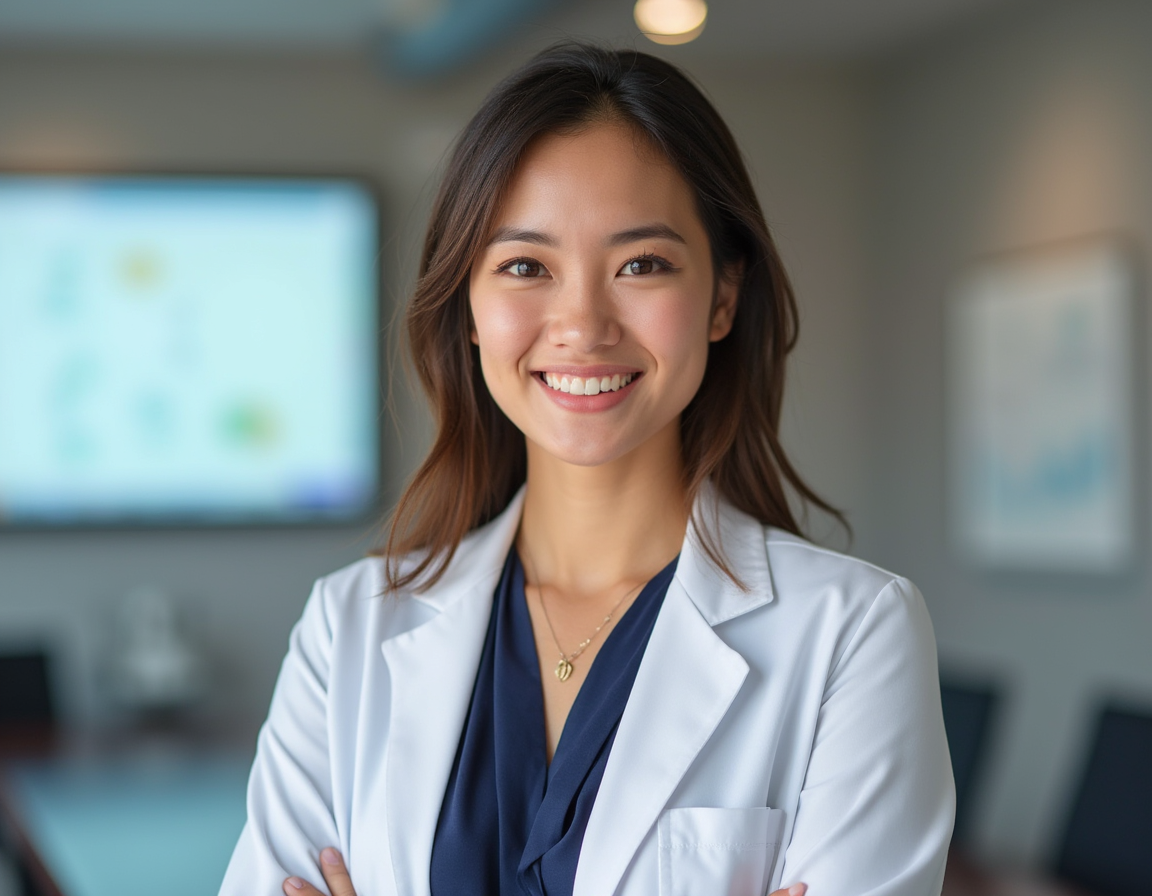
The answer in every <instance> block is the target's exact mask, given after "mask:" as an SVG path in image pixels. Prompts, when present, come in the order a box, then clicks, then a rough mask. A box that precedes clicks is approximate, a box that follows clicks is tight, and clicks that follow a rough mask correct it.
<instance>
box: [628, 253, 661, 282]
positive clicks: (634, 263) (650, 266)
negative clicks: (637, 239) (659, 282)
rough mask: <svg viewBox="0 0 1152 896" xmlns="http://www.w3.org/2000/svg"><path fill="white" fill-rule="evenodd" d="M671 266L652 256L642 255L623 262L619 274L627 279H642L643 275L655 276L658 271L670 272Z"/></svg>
mask: <svg viewBox="0 0 1152 896" xmlns="http://www.w3.org/2000/svg"><path fill="white" fill-rule="evenodd" d="M670 269H671V265H669V264H667V263H666V262H664V261H662V260H661V259H659V258H656V257H654V256H647V255H642V256H640V257H639V258H633V259H632V260H631V261H626V262H624V267H622V268H620V273H621V274H624V275H625V276H628V277H642V276H643V275H645V274H655V273H658V272H659V271H666V270H670Z"/></svg>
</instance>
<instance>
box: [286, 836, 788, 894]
mask: <svg viewBox="0 0 1152 896" xmlns="http://www.w3.org/2000/svg"><path fill="white" fill-rule="evenodd" d="M320 872H321V873H322V874H323V875H324V883H326V884H327V885H328V891H329V896H356V891H355V890H354V889H352V878H350V877H349V876H348V869H347V868H345V867H344V858H343V856H341V855H340V853H338V852H337V851H336V850H335V849H333V848H332V847H331V846H329V847H327V848H325V849H322V850H320ZM807 892H808V885H807V884H793V885H792V886H790V887H785V888H784V889H783V890H777V891H776V892H774V893H772V894H771V896H804V894H805V893H807ZM284 894H285V896H325V894H324V892H323V891H321V890H317V889H316V888H315V887H314V886H312V884H310V883H308V881H306V880H303V879H302V878H299V877H290V878H288V879H287V880H286V881H284Z"/></svg>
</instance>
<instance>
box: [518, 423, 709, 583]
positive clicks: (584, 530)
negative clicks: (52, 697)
mask: <svg viewBox="0 0 1152 896" xmlns="http://www.w3.org/2000/svg"><path fill="white" fill-rule="evenodd" d="M679 433H680V430H679V421H675V422H673V423H672V424H671V425H670V426H669V427H667V428H666V429H665V430H664V431H662V432H661V433H658V434H657V435H656V436H654V437H652V438H650V439H649V440H648V441H647V442H645V443H644V445H642V446H640V447H639V448H637V449H635V450H634V451H632V452H630V453H629V454H627V455H625V456H624V457H621V458H618V459H617V460H614V461H611V462H610V463H607V464H602V465H599V466H596V467H580V466H576V465H573V464H567V463H564V462H563V461H560V460H557V459H556V458H555V457H553V456H552V455H550V454H548V453H547V452H545V451H543V450H542V449H540V448H539V447H537V446H535V445H533V443H531V442H529V443H528V484H527V489H526V493H525V498H524V513H523V517H522V519H521V523H520V534H519V536H518V537H517V549H518V550H519V551H520V555H521V557H523V558H524V560H525V564H526V566H527V567H528V568H529V569H530V570H531V571H532V572H533V574H534V576H535V577H536V579H537V581H536V582H533V584H540V583H546V584H548V585H550V586H552V587H554V588H556V589H558V590H560V591H561V592H563V593H565V594H567V595H570V596H572V597H579V596H588V597H597V598H599V597H602V596H603V595H604V594H605V593H606V592H609V591H616V590H619V587H620V585H621V583H643V582H646V581H648V579H650V578H651V577H652V576H653V575H655V574H656V573H657V572H659V571H660V570H661V569H663V568H664V566H666V565H667V564H668V563H669V562H670V561H671V560H672V558H673V557H675V556H676V554H677V553H678V552H679V550H680V546H681V545H682V544H683V541H684V532H685V529H686V528H687V524H688V514H689V507H688V503H687V497H686V494H685V491H684V479H683V461H682V459H681V454H680V437H679Z"/></svg>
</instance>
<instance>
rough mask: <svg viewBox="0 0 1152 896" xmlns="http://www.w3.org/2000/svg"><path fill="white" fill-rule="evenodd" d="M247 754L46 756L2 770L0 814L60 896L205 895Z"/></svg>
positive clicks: (228, 850) (217, 866)
mask: <svg viewBox="0 0 1152 896" xmlns="http://www.w3.org/2000/svg"><path fill="white" fill-rule="evenodd" d="M250 763H251V757H250V756H244V755H239V754H234V753H221V754H209V755H188V754H166V753H161V754H158V755H149V754H144V755H123V756H105V757H79V758H77V757H55V758H48V759H40V760H25V761H20V762H15V763H11V764H9V765H7V766H6V767H5V769H4V776H3V784H4V787H3V788H2V795H3V801H4V809H5V810H6V813H7V815H8V816H9V819H10V821H12V822H13V823H14V824H15V826H16V827H17V828H18V834H19V835H20V836H21V838H22V839H23V841H24V843H25V846H26V848H29V849H31V850H32V851H33V852H34V853H35V859H36V860H38V861H39V863H40V864H41V865H42V867H43V869H44V870H45V871H47V873H48V874H49V875H50V877H51V878H52V882H53V883H55V885H56V887H57V889H58V890H59V891H60V893H61V894H62V896H155V894H157V893H163V894H164V896H214V894H215V893H217V892H218V891H219V889H220V882H221V880H222V879H223V877H224V870H225V868H226V867H227V865H228V860H229V858H230V857H231V855H232V849H233V848H234V847H235V845H236V839H237V838H238V837H239V835H240V829H241V828H242V827H243V825H244V819H245V814H246V813H245V788H246V783H247V776H248V768H249V765H250Z"/></svg>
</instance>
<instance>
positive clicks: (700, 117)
mask: <svg viewBox="0 0 1152 896" xmlns="http://www.w3.org/2000/svg"><path fill="white" fill-rule="evenodd" d="M595 121H619V122H622V123H625V124H628V125H630V126H632V127H634V128H636V129H637V131H638V132H639V133H641V134H643V135H645V137H646V138H647V139H648V140H650V141H651V143H652V144H653V145H654V146H655V147H657V148H658V149H659V150H661V151H662V152H663V153H664V155H665V156H667V158H668V159H669V160H670V161H671V162H672V164H673V165H674V166H675V167H676V168H677V169H678V170H679V172H680V174H681V175H682V176H683V177H684V179H685V180H686V181H687V183H688V185H689V186H690V187H691V188H692V190H693V192H694V193H695V196H696V201H697V206H698V210H699V213H700V217H701V220H702V222H703V224H704V228H705V230H706V231H707V233H708V238H709V242H710V244H711V251H712V256H713V266H714V269H715V270H716V271H717V272H738V274H737V275H738V276H739V277H740V289H739V299H738V303H737V308H736V316H735V319H734V322H733V326H732V331H731V332H730V333H729V335H728V336H727V337H725V338H724V339H722V340H720V341H718V342H714V343H711V345H710V347H709V354H708V363H707V368H706V370H705V374H704V379H703V382H702V383H701V385H700V390H699V392H697V394H696V396H695V397H694V398H693V400H692V401H691V402H690V403H689V405H688V407H687V408H686V409H685V410H684V413H683V415H682V417H681V423H680V428H681V443H682V450H683V458H684V466H685V476H686V482H685V486H686V490H687V494H688V496H689V498H691V497H693V496H695V495H696V493H697V492H698V491H699V489H700V487H701V486H702V485H703V484H704V483H705V482H706V481H707V480H711V481H712V483H713V484H714V485H715V487H716V489H717V490H718V492H719V493H720V495H721V496H723V497H724V498H725V499H726V500H728V501H729V502H731V503H732V504H733V505H735V506H736V507H737V508H739V509H740V510H742V511H744V512H745V513H747V514H749V515H751V516H753V517H755V518H756V519H758V520H760V521H761V522H763V523H766V524H769V525H772V526H777V527H779V528H781V529H784V530H786V531H788V532H792V533H795V534H800V526H799V524H798V523H797V520H796V516H795V514H794V512H793V509H792V508H791V507H790V505H789V500H788V499H789V491H788V490H789V489H791V491H792V493H793V494H794V496H795V497H797V498H798V499H799V500H800V501H801V502H807V503H809V504H811V505H814V506H816V507H819V508H821V509H823V510H824V511H826V512H828V513H831V514H832V515H834V516H836V517H837V518H839V519H840V520H841V521H843V517H842V516H841V514H840V513H839V512H838V511H837V510H835V509H834V508H832V507H831V506H830V505H828V504H827V503H825V502H824V501H823V500H822V499H821V498H820V497H819V496H818V495H816V493H815V492H813V491H812V489H811V488H809V487H808V486H807V485H806V484H805V483H804V481H803V480H802V479H801V478H800V476H799V474H798V473H797V472H796V470H795V468H794V467H793V466H792V464H791V463H790V462H789V460H788V458H787V457H786V456H785V453H784V449H783V447H782V446H781V444H780V438H779V425H780V410H781V405H782V403H783V396H784V362H785V358H786V356H787V355H788V353H789V352H790V351H791V350H792V348H793V346H794V345H795V343H796V336H797V312H796V300H795V297H794V296H793V293H792V286H791V284H790V283H789V281H788V276H787V274H786V273H785V271H784V266H783V264H782V263H781V261H780V256H779V254H778V253H777V251H776V246H775V244H774V243H773V241H772V237H771V236H770V235H769V233H768V226H767V224H766V223H765V221H764V214H763V212H762V211H761V210H760V204H759V202H758V201H757V199H756V194H755V191H754V190H753V188H752V182H751V180H750V178H749V177H748V172H747V170H746V169H745V167H744V162H743V160H742V158H741V156H740V151H739V149H738V148H737V146H736V141H735V140H734V139H733V138H732V134H731V132H730V131H729V130H728V127H727V126H726V125H725V124H724V121H723V120H722V119H721V118H720V115H719V114H718V113H717V112H716V110H715V109H714V108H713V107H712V105H711V103H709V102H708V100H707V99H706V98H705V97H704V95H703V94H702V93H701V92H700V90H699V89H698V88H697V87H696V86H695V85H694V84H693V83H692V82H691V81H690V80H689V79H688V78H687V77H686V76H685V75H684V74H683V73H682V72H681V71H680V70H679V69H677V68H676V67H675V66H673V65H670V64H669V63H667V62H664V61H662V60H660V59H657V58H655V57H653V56H649V55H648V54H646V53H641V52H638V51H636V50H610V49H605V48H602V47H597V46H594V45H589V44H584V43H572V42H566V43H562V44H558V45H556V46H553V47H551V48H550V49H548V50H545V51H544V52H542V53H540V54H539V55H537V56H536V57H535V58H533V59H532V60H531V61H529V62H528V63H527V64H526V65H524V66H523V67H522V68H520V69H519V70H518V71H516V72H514V73H513V74H512V75H511V76H509V77H508V78H507V79H505V80H504V81H503V82H501V83H500V84H498V85H497V86H496V88H495V89H494V90H493V91H492V92H491V93H490V94H489V95H488V98H487V99H486V100H485V101H484V104H483V105H482V106H481V107H480V111H479V112H477V113H476V115H475V117H474V118H473V119H472V120H471V122H469V124H468V126H467V127H466V128H465V129H464V131H463V133H462V134H461V135H460V138H459V140H458V142H457V144H456V146H455V149H454V151H453V153H452V156H451V158H450V160H449V163H448V167H447V171H446V173H445V175H444V179H443V182H442V183H441V186H440V191H439V193H438V195H437V197H436V201H435V204H434V206H433V209H432V217H431V221H430V222H429V225H428V233H427V236H426V238H425V242H424V252H423V257H422V260H421V265H420V277H419V280H418V282H417V285H416V291H415V294H414V295H413V297H412V300H411V303H410V304H409V306H408V310H407V316H406V324H407V333H408V341H409V348H410V350H411V356H412V361H413V363H414V366H415V370H416V373H417V375H418V376H419V379H420V383H421V384H422V386H423V387H424V390H425V391H426V392H427V394H428V398H429V400H430V402H431V404H432V409H433V411H434V413H435V415H436V419H437V432H436V440H435V442H434V443H433V445H432V448H431V450H430V451H429V453H428V456H427V458H426V459H425V460H424V463H423V464H422V465H421V466H420V468H419V470H417V472H416V474H415V476H414V477H413V479H412V481H411V482H410V483H409V485H408V487H407V489H406V490H405V492H404V494H403V496H402V497H401V498H400V501H399V503H398V504H397V506H396V510H395V512H394V513H393V515H392V518H391V521H390V524H389V529H388V540H387V543H386V546H385V547H384V549H383V551H381V552H380V553H382V554H383V556H385V557H386V558H387V559H388V564H387V567H388V569H387V579H388V585H389V587H390V588H392V589H400V588H405V587H411V586H417V587H419V588H425V587H428V586H430V585H432V584H433V583H435V582H436V581H437V580H438V579H439V578H440V576H441V575H443V573H444V570H445V569H446V568H447V566H448V564H449V563H450V562H451V560H452V557H453V555H454V554H455V551H456V548H457V547H458V546H459V544H460V541H461V539H463V537H464V536H465V535H466V534H467V533H468V532H469V531H470V530H472V529H474V528H476V527H477V526H481V525H483V524H484V523H486V522H488V521H489V520H491V519H492V518H493V517H495V516H496V515H497V514H498V513H500V511H501V510H503V509H504V508H505V507H506V506H507V504H508V502H509V501H510V500H511V499H512V497H513V495H514V494H515V493H516V490H517V489H518V488H519V487H520V486H521V485H522V484H523V483H524V481H525V477H526V474H527V453H526V447H525V442H524V436H523V435H522V434H521V433H520V431H519V430H517V429H516V427H515V426H513V424H512V423H511V421H509V420H508V418H507V417H506V416H505V415H504V413H503V412H502V411H501V410H500V408H499V407H498V406H497V405H496V402H495V401H494V400H493V399H492V396H491V395H490V394H489V392H488V388H487V386H486V385H485V383H484V377H483V374H482V372H481V369H480V360H479V351H478V349H477V348H476V347H475V346H474V345H473V344H472V342H471V340H470V338H469V336H470V332H471V317H470V310H469V301H468V278H469V273H470V271H471V268H472V265H473V262H474V261H475V259H476V258H477V256H478V255H479V253H480V251H481V249H482V247H483V244H484V240H485V239H486V238H487V236H488V233H489V231H490V229H491V226H492V223H493V220H494V218H495V216H496V214H497V211H498V206H499V203H500V200H501V198H502V197H503V194H504V191H505V189H506V187H507V185H508V184H509V182H510V181H511V179H512V176H513V174H514V173H515V171H516V167H517V165H518V163H519V161H520V158H521V155H522V154H523V152H524V150H525V148H526V147H527V146H528V145H529V144H530V143H531V142H532V141H533V140H535V139H536V138H538V137H540V136H542V135H544V134H550V133H557V132H572V131H576V130H579V129H580V128H581V127H582V126H585V125H587V124H589V123H591V122H595ZM719 275H720V274H719V273H718V276H719ZM693 523H694V525H695V527H696V531H697V533H698V534H699V536H700V539H701V542H702V545H703V547H704V549H705V551H706V553H707V554H708V556H709V557H710V558H711V560H712V561H713V562H714V563H716V564H717V565H718V566H719V567H720V568H721V569H723V570H724V571H725V572H727V573H728V574H729V575H730V576H731V575H732V573H731V571H730V570H729V569H728V566H727V564H726V562H725V559H724V554H723V550H722V548H721V545H720V544H719V543H718V541H717V536H715V535H713V534H712V527H710V526H708V525H706V524H704V523H705V521H702V520H694V521H693ZM412 554H414V555H415V557H416V562H415V563H412V564H405V566H404V568H403V569H401V567H400V564H399V560H400V558H401V557H404V556H405V555H412ZM733 578H735V577H734V576H733Z"/></svg>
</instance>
